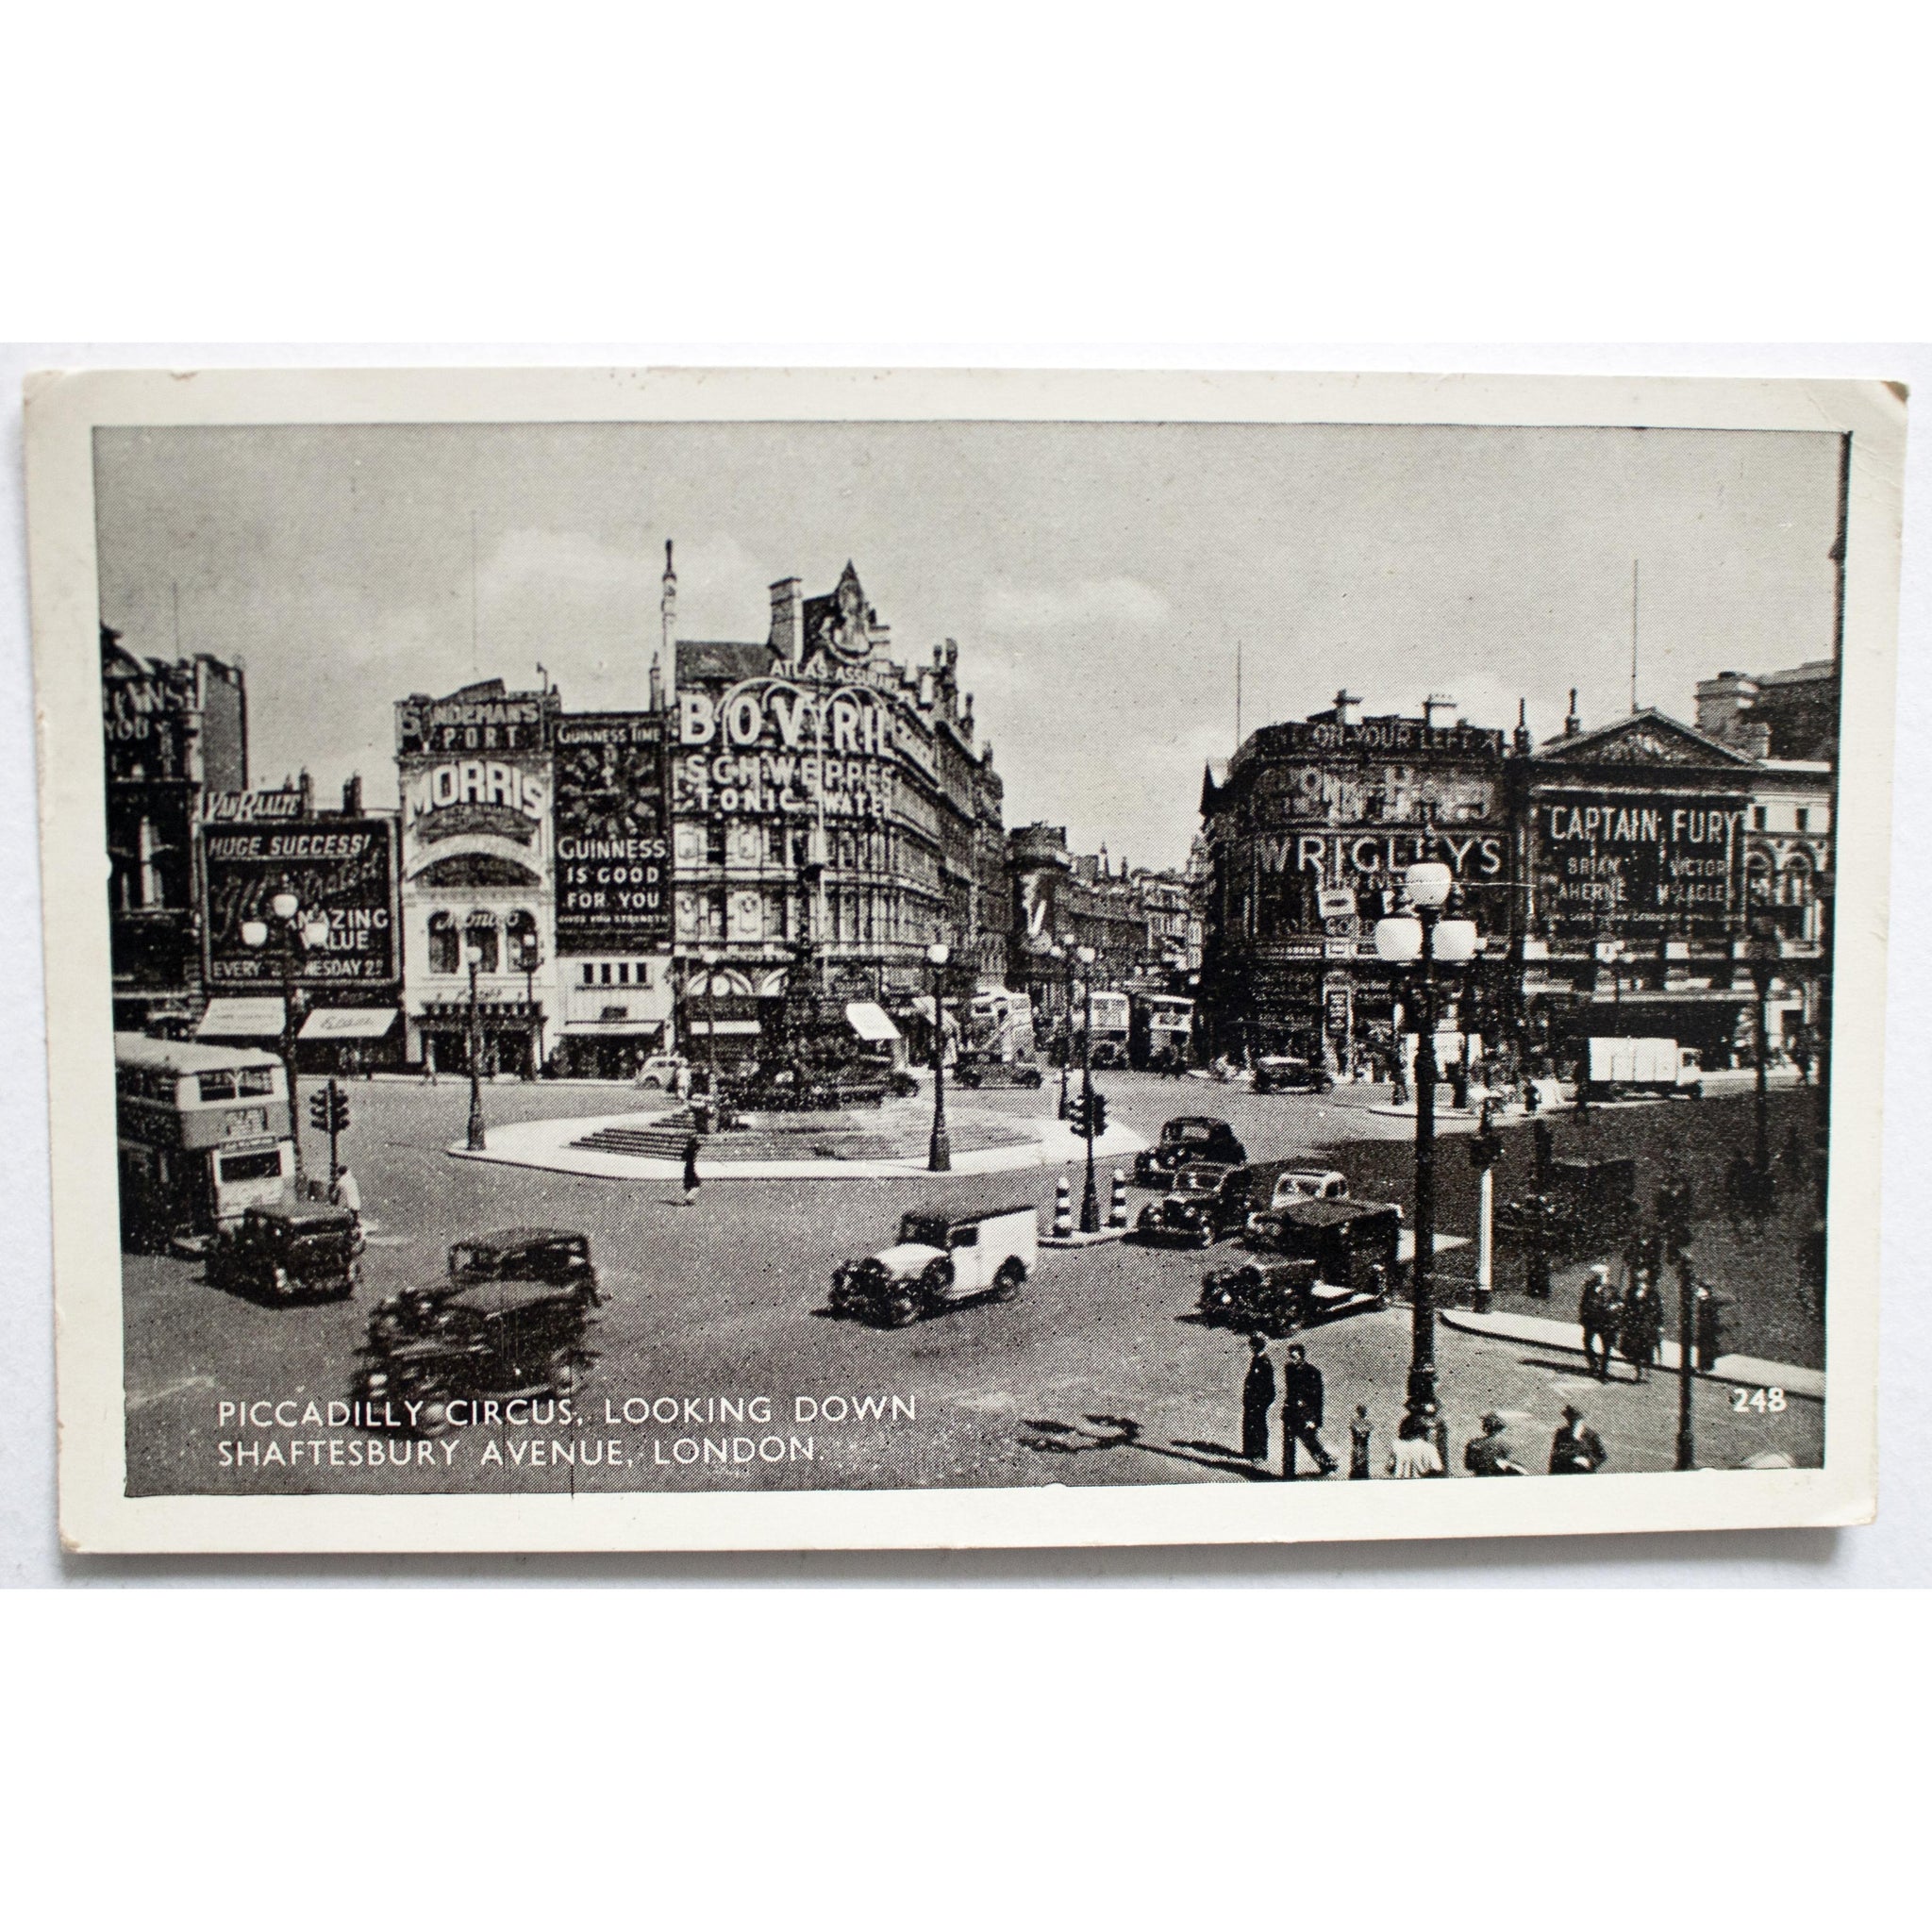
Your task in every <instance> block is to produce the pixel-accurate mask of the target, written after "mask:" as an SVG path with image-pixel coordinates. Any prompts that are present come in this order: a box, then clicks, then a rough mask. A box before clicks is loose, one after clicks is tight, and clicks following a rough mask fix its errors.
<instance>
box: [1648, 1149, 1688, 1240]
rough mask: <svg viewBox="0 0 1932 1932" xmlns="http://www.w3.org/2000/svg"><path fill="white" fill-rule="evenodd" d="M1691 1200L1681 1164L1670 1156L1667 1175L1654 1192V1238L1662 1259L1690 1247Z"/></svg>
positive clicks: (1686, 1178) (1686, 1177)
mask: <svg viewBox="0 0 1932 1932" xmlns="http://www.w3.org/2000/svg"><path fill="white" fill-rule="evenodd" d="M1693 1216H1694V1198H1693V1196H1692V1194H1691V1182H1690V1179H1689V1177H1688V1176H1687V1175H1686V1174H1685V1173H1684V1169H1683V1163H1682V1162H1681V1161H1680V1160H1679V1159H1678V1158H1676V1157H1675V1156H1674V1155H1673V1157H1672V1159H1671V1166H1670V1172H1669V1173H1668V1174H1667V1175H1666V1176H1665V1179H1664V1184H1663V1186H1662V1187H1660V1188H1659V1189H1658V1190H1657V1235H1658V1237H1659V1240H1660V1241H1661V1244H1662V1248H1663V1252H1664V1254H1665V1255H1666V1256H1670V1255H1674V1254H1676V1253H1678V1252H1679V1251H1680V1250H1681V1249H1683V1248H1687V1247H1689V1246H1690V1244H1691V1223H1692V1219H1693Z"/></svg>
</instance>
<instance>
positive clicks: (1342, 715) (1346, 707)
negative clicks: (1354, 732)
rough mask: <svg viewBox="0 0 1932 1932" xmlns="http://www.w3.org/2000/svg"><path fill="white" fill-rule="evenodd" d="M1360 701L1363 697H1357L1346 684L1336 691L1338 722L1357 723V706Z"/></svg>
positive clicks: (1336, 717)
mask: <svg viewBox="0 0 1932 1932" xmlns="http://www.w3.org/2000/svg"><path fill="white" fill-rule="evenodd" d="M1360 703H1361V699H1359V698H1358V697H1357V696H1356V694H1355V693H1354V692H1353V691H1350V690H1349V688H1348V687H1347V686H1346V685H1343V686H1342V687H1341V689H1340V690H1339V691H1337V692H1336V693H1335V722H1336V723H1337V724H1356V723H1357V717H1356V707H1357V705H1359V704H1360Z"/></svg>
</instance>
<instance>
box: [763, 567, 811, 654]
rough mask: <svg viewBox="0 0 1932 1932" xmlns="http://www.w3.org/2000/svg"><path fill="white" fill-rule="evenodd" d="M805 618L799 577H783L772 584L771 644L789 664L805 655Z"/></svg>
mask: <svg viewBox="0 0 1932 1932" xmlns="http://www.w3.org/2000/svg"><path fill="white" fill-rule="evenodd" d="M804 619H805V613H804V609H803V608H802V606H801V605H800V603H799V599H798V579H797V578H796V577H781V578H780V579H779V580H778V581H777V582H776V583H775V584H774V585H773V586H772V637H771V644H772V648H773V650H774V651H775V652H777V654H778V655H779V657H781V658H784V660H785V661H786V663H788V664H796V663H797V662H798V661H799V659H800V658H803V657H804V656H805V633H804V629H803V625H804Z"/></svg>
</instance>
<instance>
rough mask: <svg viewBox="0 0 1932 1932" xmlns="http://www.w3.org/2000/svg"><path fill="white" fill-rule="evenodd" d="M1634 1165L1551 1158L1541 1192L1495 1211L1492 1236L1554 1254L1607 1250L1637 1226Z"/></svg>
mask: <svg viewBox="0 0 1932 1932" xmlns="http://www.w3.org/2000/svg"><path fill="white" fill-rule="evenodd" d="M1637 1219H1638V1208H1637V1163H1636V1161H1635V1160H1633V1159H1631V1158H1628V1157H1627V1156H1614V1155H1613V1156H1607V1157H1601V1158H1574V1157H1573V1158H1564V1159H1561V1160H1553V1161H1551V1163H1550V1169H1549V1173H1548V1174H1546V1175H1545V1176H1544V1180H1543V1186H1542V1188H1541V1191H1539V1192H1537V1193H1534V1194H1524V1195H1522V1196H1520V1197H1518V1198H1515V1199H1512V1200H1508V1201H1505V1202H1503V1203H1501V1204H1500V1205H1499V1206H1498V1208H1496V1213H1495V1229H1496V1232H1497V1234H1498V1235H1500V1236H1503V1237H1506V1238H1507V1239H1509V1240H1512V1241H1541V1242H1542V1243H1544V1245H1545V1246H1546V1247H1547V1248H1548V1249H1549V1250H1550V1251H1551V1252H1552V1253H1555V1254H1562V1253H1567V1252H1569V1251H1571V1250H1574V1249H1576V1248H1590V1247H1610V1246H1614V1245H1616V1244H1617V1243H1619V1242H1621V1241H1624V1240H1625V1239H1627V1237H1628V1236H1629V1234H1630V1232H1631V1230H1632V1229H1633V1228H1634V1227H1635V1226H1636V1225H1637Z"/></svg>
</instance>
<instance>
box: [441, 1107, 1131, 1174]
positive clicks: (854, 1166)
mask: <svg viewBox="0 0 1932 1932" xmlns="http://www.w3.org/2000/svg"><path fill="white" fill-rule="evenodd" d="M946 1118H947V1125H948V1130H949V1138H950V1141H951V1143H952V1172H953V1173H955V1174H1012V1173H1017V1172H1021V1171H1023V1170H1026V1169H1032V1168H1041V1167H1064V1166H1067V1165H1069V1164H1071V1163H1072V1162H1074V1161H1075V1160H1080V1159H1084V1158H1086V1151H1087V1143H1086V1141H1084V1140H1082V1139H1080V1138H1079V1137H1078V1136H1077V1135H1075V1134H1074V1133H1073V1132H1072V1131H1071V1130H1070V1129H1069V1128H1068V1127H1067V1125H1066V1124H1065V1123H1064V1122H1062V1121H1059V1120H1057V1119H1055V1118H1053V1117H1052V1116H1050V1115H1049V1116H1047V1117H1045V1118H1041V1119H1034V1118H1029V1117H1027V1116H1024V1115H1014V1114H1008V1113H991V1112H981V1111H978V1110H975V1109H974V1108H958V1107H949V1108H947V1110H946ZM931 1130H932V1117H931V1114H930V1111H929V1110H928V1109H927V1108H923V1107H921V1106H920V1105H919V1104H918V1103H917V1102H906V1103H892V1102H888V1103H887V1104H886V1105H885V1106H884V1107H881V1108H876V1109H874V1108H840V1109H829V1110H826V1111H823V1112H814V1113H805V1112H801V1113H747V1114H745V1115H743V1116H742V1117H741V1121H740V1124H738V1125H737V1126H736V1127H733V1128H731V1129H728V1130H726V1131H724V1132H722V1133H711V1134H696V1139H697V1143H698V1147H697V1159H698V1172H699V1175H700V1177H701V1178H702V1179H703V1180H705V1181H741V1180H881V1179H890V1178H895V1177H899V1176H904V1175H911V1174H925V1173H927V1172H928V1168H927V1158H928V1152H927V1151H928V1141H929V1138H930V1135H931ZM694 1133H695V1127H694V1124H693V1123H692V1121H691V1116H690V1114H689V1113H688V1112H680V1113H677V1114H673V1115H669V1116H667V1115H664V1114H661V1113H653V1114H645V1113H629V1114H610V1115H605V1116H601V1117H594V1118H590V1119H586V1118H584V1117H583V1116H581V1115H579V1116H575V1117H573V1118H565V1119H552V1120H541V1121H519V1122H514V1123H510V1124H505V1125H501V1126H495V1125H492V1126H491V1129H490V1137H489V1144H488V1145H487V1146H484V1147H480V1148H474V1149H473V1148H471V1147H469V1146H468V1145H466V1144H465V1143H464V1142H462V1141H458V1142H455V1143H453V1144H452V1145H450V1146H448V1147H446V1148H445V1149H444V1152H445V1153H447V1154H448V1155H449V1156H450V1157H451V1158H453V1159H457V1160H478V1161H496V1162H498V1163H500V1164H502V1165H505V1166H508V1167H525V1168H541V1169H544V1170H547V1171H549V1172H551V1173H555V1174H581V1175H584V1176H586V1177H588V1178H591V1179H596V1180H630V1181H635V1180H651V1181H660V1180H681V1179H682V1178H683V1174H684V1155H685V1149H686V1148H687V1147H688V1146H689V1144H690V1143H691V1139H692V1137H693V1134H694ZM1146 1144H1147V1143H1146V1141H1143V1140H1142V1139H1141V1136H1140V1135H1138V1134H1136V1133H1135V1132H1134V1131H1133V1130H1132V1129H1131V1128H1129V1127H1124V1126H1115V1125H1110V1126H1109V1127H1108V1131H1107V1132H1106V1133H1105V1134H1103V1135H1101V1136H1100V1137H1098V1138H1097V1139H1096V1140H1095V1141H1094V1143H1093V1151H1094V1154H1095V1155H1096V1157H1098V1158H1104V1159H1107V1160H1108V1161H1113V1160H1116V1159H1126V1158H1130V1157H1132V1156H1133V1155H1135V1154H1137V1153H1139V1152H1140V1151H1141V1148H1143V1147H1144V1146H1145V1145H1146Z"/></svg>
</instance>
